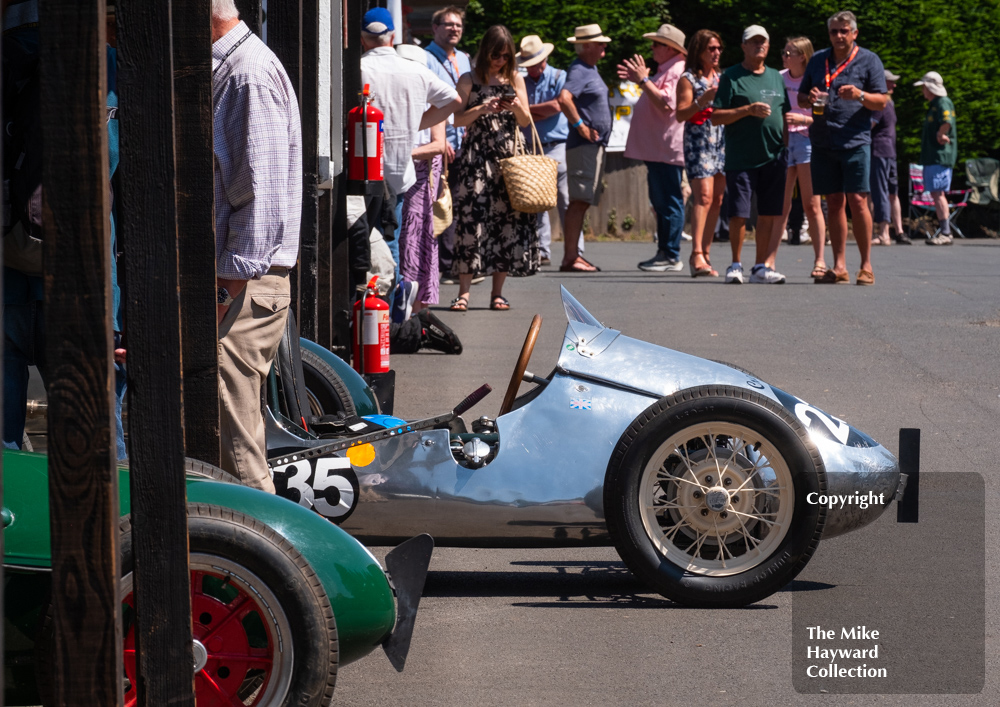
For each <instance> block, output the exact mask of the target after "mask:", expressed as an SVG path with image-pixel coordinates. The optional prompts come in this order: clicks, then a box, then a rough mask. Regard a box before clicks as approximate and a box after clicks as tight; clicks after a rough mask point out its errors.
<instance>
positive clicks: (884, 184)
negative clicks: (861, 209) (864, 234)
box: [871, 69, 912, 245]
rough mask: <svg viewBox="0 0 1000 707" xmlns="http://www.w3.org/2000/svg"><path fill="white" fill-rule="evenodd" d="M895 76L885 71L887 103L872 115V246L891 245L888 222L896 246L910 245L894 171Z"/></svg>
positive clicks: (895, 168)
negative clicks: (891, 225)
mask: <svg viewBox="0 0 1000 707" xmlns="http://www.w3.org/2000/svg"><path fill="white" fill-rule="evenodd" d="M897 81H899V76H897V75H896V74H894V73H892V72H891V71H889V70H888V69H886V70H885V86H886V93H888V94H889V96H890V99H889V102H888V103H886V104H885V108H883V109H882V110H880V111H875V112H874V113H872V169H871V195H872V216H873V217H874V219H875V237H874V238H873V239H872V245H892V239H890V238H889V224H890V222H891V223H892V224H893V225H894V226H895V227H896V235H895V239H896V242H897V243H902V244H906V245H910V244H911V243H912V241H910V238H909V237H908V236H907V235H906V234H905V233H903V215H902V212H901V211H900V207H899V176H898V168H897V167H896V105H895V104H894V103H893V102H892V98H891V96H892V91H893V89H894V88H895V87H896V82H897Z"/></svg>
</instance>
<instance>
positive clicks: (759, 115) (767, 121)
mask: <svg viewBox="0 0 1000 707" xmlns="http://www.w3.org/2000/svg"><path fill="white" fill-rule="evenodd" d="M742 47H743V61H742V62H741V63H739V64H737V65H736V66H732V67H730V68H728V69H726V71H725V72H724V73H723V74H722V78H721V79H720V80H719V90H718V92H717V93H716V94H715V104H714V110H713V112H712V123H713V124H714V125H724V126H726V133H725V137H726V189H727V190H728V194H729V244H730V247H731V248H732V251H733V264H732V265H730V266H729V269H727V270H726V282H727V283H730V284H742V283H743V281H744V279H743V278H744V276H743V265H742V263H740V250H741V249H742V247H743V235H744V232H745V224H746V220H747V219H748V218H749V217H750V197H751V195H752V194H753V193H754V192H756V194H757V231H756V241H757V254H756V256H757V257H756V264H755V265H754V266H753V269H752V270H751V271H750V282H752V283H763V284H769V285H780V284H781V283H783V282H784V281H785V276H784V275H782V274H781V273H779V272H777V271H775V269H774V260H775V255H776V254H777V251H778V245H779V244H780V243H781V233H780V230H781V213H782V209H783V207H784V204H785V173H786V171H787V160H786V156H785V144H784V137H783V133H784V116H785V114H786V113H789V112H790V111H791V110H792V104H791V103H790V102H789V100H788V94H787V92H786V91H785V81H784V79H782V77H781V74H779V73H778V72H777V71H776V70H774V69H772V68H770V67H768V66H765V65H764V60H765V59H767V51H768V49H769V48H770V37H769V36H768V34H767V30H765V29H764V28H763V27H761V26H760V25H751V26H750V27H747V28H746V29H745V30H744V31H743V44H742Z"/></svg>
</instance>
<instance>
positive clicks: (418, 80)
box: [361, 47, 458, 194]
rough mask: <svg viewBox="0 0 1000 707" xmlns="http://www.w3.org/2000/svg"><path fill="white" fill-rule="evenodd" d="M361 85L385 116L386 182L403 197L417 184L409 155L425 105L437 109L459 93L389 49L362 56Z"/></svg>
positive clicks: (423, 68) (411, 151)
mask: <svg viewBox="0 0 1000 707" xmlns="http://www.w3.org/2000/svg"><path fill="white" fill-rule="evenodd" d="M361 81H362V83H363V84H364V83H366V84H369V85H370V86H371V92H372V104H373V105H374V106H375V107H377V108H378V109H379V110H380V111H382V113H383V114H384V118H383V120H384V124H383V131H384V140H385V181H386V183H387V184H388V186H389V188H390V189H391V190H392V191H393V192H394V193H396V194H405V193H406V192H407V190H408V189H409V188H410V187H412V186H413V185H414V184H415V183H416V181H417V175H416V172H414V170H413V160H412V159H411V155H412V153H413V146H414V144H415V142H416V140H417V134H418V132H419V128H420V118H421V117H422V116H423V114H424V111H425V110H426V109H427V104H430V105H432V106H434V107H435V108H440V107H441V106H444V105H447V104H448V103H450V102H451V101H453V100H455V99H456V98H458V92H457V91H455V89H454V88H452V87H451V86H449V85H448V84H446V83H445V82H444V81H442V80H441V79H440V78H438V77H437V76H435V75H434V72H432V71H431V70H430V69H428V68H427V67H426V66H422V65H420V64H418V63H416V62H413V61H410V60H408V59H404V58H402V57H401V56H399V55H398V54H397V53H396V51H395V50H394V49H393V48H392V47H376V48H375V49H372V50H369V51H367V52H365V53H364V54H362V55H361Z"/></svg>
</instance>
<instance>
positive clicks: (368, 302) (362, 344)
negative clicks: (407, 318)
mask: <svg viewBox="0 0 1000 707" xmlns="http://www.w3.org/2000/svg"><path fill="white" fill-rule="evenodd" d="M351 338H352V340H353V346H352V349H353V357H352V359H353V360H352V365H353V366H354V370H356V371H357V372H358V373H385V372H387V371H388V370H389V304H388V303H387V302H386V301H385V300H383V299H382V298H381V297H379V296H378V276H375V277H373V278H372V279H371V280H370V281H369V282H368V286H367V287H366V288H365V293H364V295H363V296H361V297H359V298H358V301H357V302H355V303H354V335H353V336H352V337H351Z"/></svg>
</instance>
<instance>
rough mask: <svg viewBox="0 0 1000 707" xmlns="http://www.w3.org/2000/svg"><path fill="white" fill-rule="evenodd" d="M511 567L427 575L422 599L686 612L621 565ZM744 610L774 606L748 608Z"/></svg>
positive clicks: (797, 586)
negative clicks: (484, 599) (491, 599)
mask: <svg viewBox="0 0 1000 707" xmlns="http://www.w3.org/2000/svg"><path fill="white" fill-rule="evenodd" d="M510 564H511V568H512V569H511V571H504V572H495V571H494V572H490V571H480V572H469V571H461V572H459V571H431V572H429V573H428V574H427V582H426V584H425V585H424V593H423V596H425V597H511V598H524V599H537V600H538V601H527V602H514V603H513V604H512V605H513V606H525V607H536V608H605V609H607V608H611V607H616V608H634V609H686V608H688V607H685V606H682V605H680V604H676V603H674V602H672V601H670V600H668V599H665V598H663V597H661V596H659V595H658V594H656V593H655V592H650V591H649V589H648V588H647V587H646V586H645V585H643V584H642V583H641V582H640V581H639V580H637V579H636V578H635V577H634V576H633V575H632V574H631V573H630V572H629V571H628V570H627V569H626V568H625V565H624V564H623V563H621V562H614V561H595V562H586V561H568V562H555V561H547V560H542V561H519V562H511V563H510ZM536 568H537V569H536ZM832 587H833V585H830V584H826V583H823V582H810V581H793V582H790V583H789V584H788V585H787V586H786V587H784V588H783V589H782V590H781V591H782V592H813V591H823V590H826V589H830V588H832ZM746 608H747V609H777V608H778V607H777V606H775V605H773V604H753V605H751V606H749V607H746Z"/></svg>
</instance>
